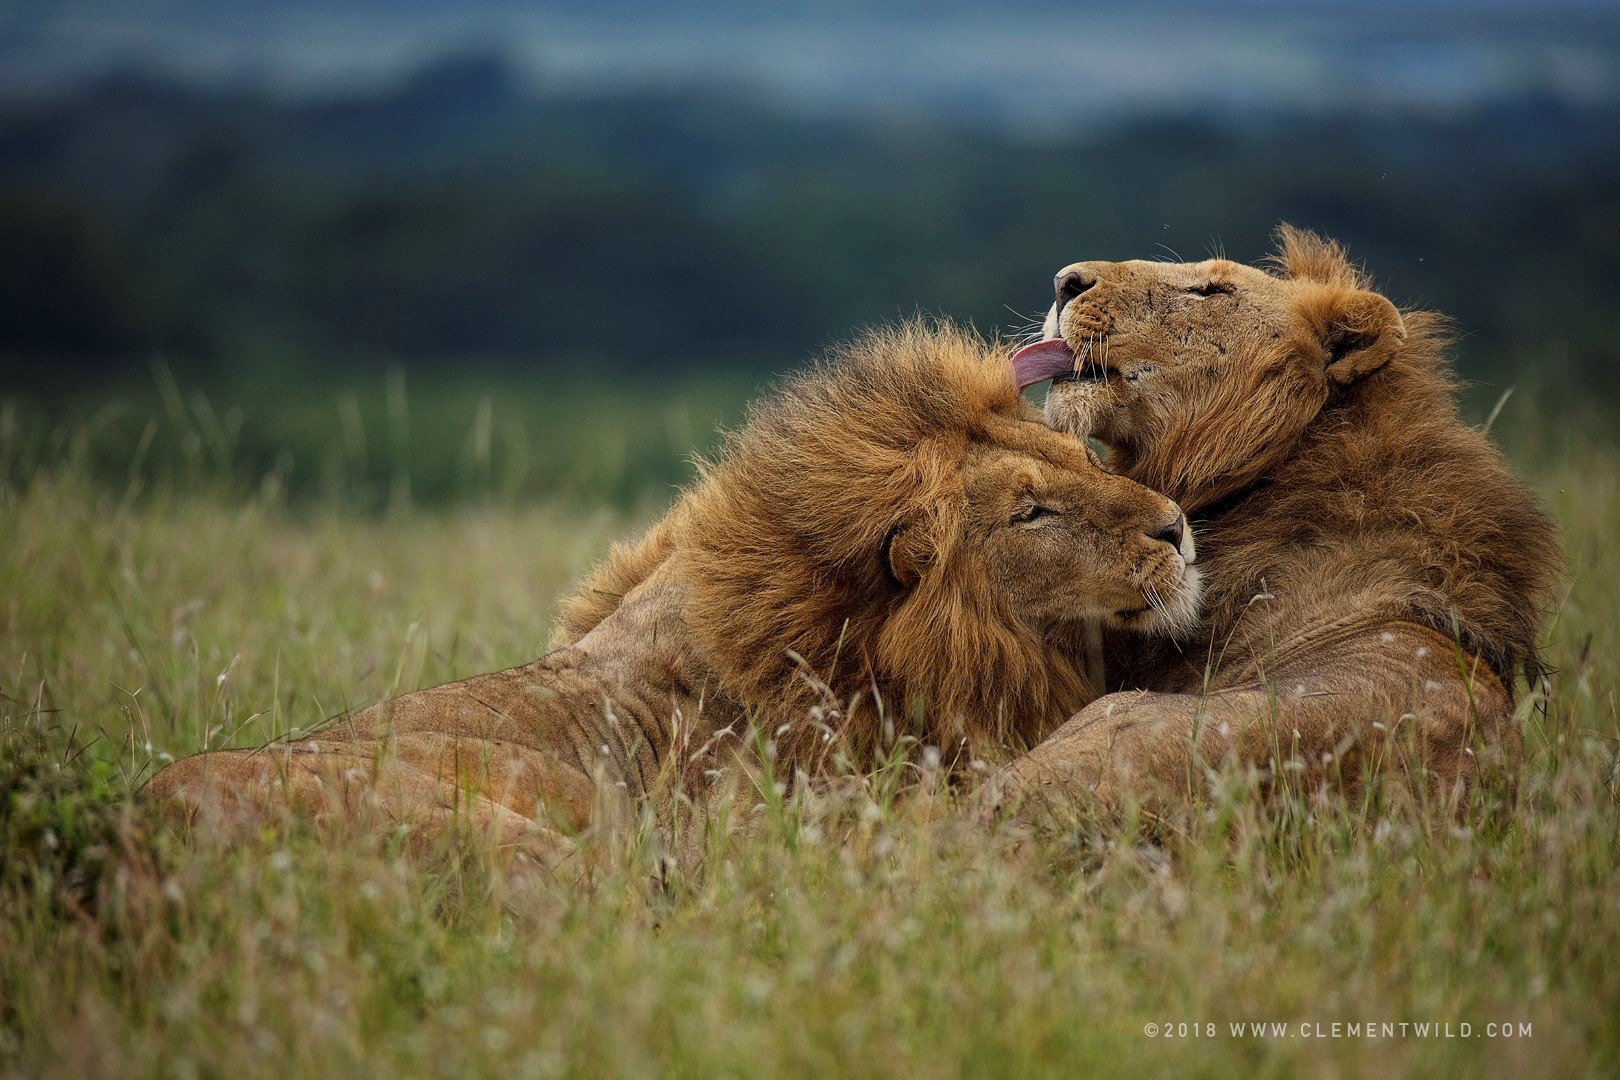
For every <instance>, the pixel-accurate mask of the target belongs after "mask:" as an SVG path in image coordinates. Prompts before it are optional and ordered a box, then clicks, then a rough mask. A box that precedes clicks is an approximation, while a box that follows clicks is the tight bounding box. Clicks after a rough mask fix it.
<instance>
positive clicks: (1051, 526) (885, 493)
mask: <svg viewBox="0 0 1620 1080" xmlns="http://www.w3.org/2000/svg"><path fill="white" fill-rule="evenodd" d="M1036 499H1038V500H1040V501H1042V502H1043V503H1047V504H1050V505H1051V506H1052V507H1053V508H1055V512H1054V513H1052V514H1051V515H1048V516H1046V517H1043V518H1042V519H1040V520H1039V521H1038V522H1035V523H1033V524H1031V525H1026V524H1020V523H1019V522H1018V521H1017V520H1016V517H1015V515H1016V512H1017V510H1018V508H1019V507H1020V506H1021V505H1024V504H1026V503H1029V502H1030V501H1031V500H1036ZM1178 514H1179V511H1178V510H1177V508H1176V507H1175V506H1174V504H1172V503H1171V502H1169V501H1168V500H1166V499H1165V498H1163V497H1162V496H1160V495H1157V494H1155V493H1153V492H1151V491H1148V490H1147V489H1145V488H1143V487H1141V486H1139V485H1137V484H1134V483H1132V482H1130V481H1128V480H1125V479H1124V478H1121V477H1117V476H1112V475H1109V474H1107V473H1105V472H1103V471H1102V470H1101V469H1100V468H1099V467H1098V466H1097V464H1096V461H1095V458H1094V457H1093V456H1092V455H1091V454H1090V452H1089V451H1088V450H1087V449H1086V448H1085V447H1084V446H1083V444H1081V443H1079V442H1077V441H1076V440H1074V439H1071V438H1069V437H1067V436H1063V435H1060V434H1058V433H1055V432H1053V431H1051V430H1050V429H1049V428H1048V427H1047V426H1046V425H1045V424H1044V423H1042V422H1041V420H1040V418H1039V416H1038V414H1036V413H1035V412H1034V411H1033V410H1032V409H1031V408H1030V407H1029V406H1027V405H1026V404H1025V403H1024V402H1023V401H1022V399H1021V398H1020V397H1019V395H1018V393H1017V391H1016V389H1015V387H1014V386H1013V384H1012V382H1011V380H1010V378H1009V375H1008V372H1007V369H1006V354H1005V352H1004V351H1001V350H997V349H992V348H989V347H987V346H986V345H985V344H984V343H983V342H982V341H980V340H979V339H977V338H975V337H972V336H971V335H968V334H965V333H963V332H960V331H956V330H953V329H950V328H948V327H938V328H925V327H923V326H920V325H910V326H907V327H904V328H901V329H898V330H893V331H888V332H881V333H874V334H870V335H868V336H866V337H865V338H863V339H861V340H860V341H858V342H856V343H855V344H853V345H851V346H849V347H848V348H846V349H844V350H842V351H841V352H840V353H839V354H838V355H836V356H834V357H833V358H832V359H830V360H829V361H827V362H826V363H824V364H823V365H821V366H819V367H817V368H816V369H814V370H812V371H810V372H809V373H807V374H805V375H802V376H800V377H798V378H795V379H793V380H791V381H789V382H788V383H787V384H786V385H785V386H783V387H782V388H781V389H780V391H779V392H778V393H776V394H775V395H773V396H772V398H771V399H770V400H768V401H767V402H766V403H765V404H763V405H761V406H758V407H756V408H755V410H754V411H753V412H752V413H751V415H750V417H749V420H748V422H747V424H746V426H745V427H744V428H743V429H742V430H740V431H739V432H737V433H735V434H734V435H733V436H731V437H730V439H729V440H728V441H727V442H726V444H725V447H724V450H723V451H722V453H721V454H720V456H719V458H718V460H716V461H714V462H712V463H706V464H704V465H703V466H702V468H701V473H700V477H699V479H698V481H697V482H696V483H695V484H694V485H693V486H692V487H691V488H690V489H689V490H688V491H686V492H685V493H684V494H683V495H682V497H681V498H680V500H679V502H678V503H677V505H676V506H675V507H674V508H673V509H672V510H671V511H670V513H669V515H668V516H667V517H666V518H665V519H664V520H663V521H662V522H660V523H659V524H658V525H656V526H654V528H653V529H652V530H651V531H650V532H649V533H648V534H647V536H646V537H645V538H644V539H643V541H642V542H641V543H640V544H639V545H636V546H635V547H628V548H619V549H616V550H615V552H614V553H613V555H612V556H610V558H609V560H608V561H607V563H606V564H605V565H604V566H603V567H602V568H601V569H600V570H599V571H598V572H597V573H595V574H594V575H593V576H592V577H591V579H590V580H589V581H588V582H587V583H586V585H585V586H584V587H583V588H582V589H581V591H580V593H579V594H578V596H577V597H576V598H575V599H574V601H573V602H572V603H571V604H570V605H569V606H568V608H567V609H566V615H565V625H566V626H567V627H569V628H570V630H571V631H572V632H569V633H565V634H564V640H565V642H566V643H565V644H563V645H562V646H561V647H559V648H558V649H557V650H555V651H553V652H552V653H549V654H548V655H546V656H544V657H542V658H541V659H539V660H537V661H535V662H534V663H532V664H526V665H523V666H521V667H517V668H512V669H509V670H508V671H504V672H496V673H493V674H489V675H481V676H478V677H475V678H472V679H467V680H463V681H461V682H456V683H450V684H447V685H445V686H441V687H436V688H433V689H430V690H423V691H418V692H416V693H412V694H407V695H404V696H402V697H400V698H398V699H395V700H393V701H389V702H385V703H383V704H381V705H377V706H374V707H372V708H370V709H367V710H365V711H363V712H361V713H359V714H357V715H355V716H353V717H351V718H348V719H345V720H343V721H341V722H339V723H338V724H336V725H334V726H333V727H332V728H331V729H330V730H328V731H325V732H323V733H321V734H319V735H317V736H312V737H309V738H307V739H302V740H293V741H289V742H284V743H278V744H275V745H272V746H271V747H267V748H264V749H261V750H257V751H248V750H228V751H217V752H213V753H208V754H200V755H196V756H194V757H191V758H187V759H184V760H182V761H180V762H177V763H175V764H174V765H172V766H170V767H169V768H168V769H166V770H164V771H163V772H161V773H159V774H158V775H157V776H156V777H154V778H153V780H152V781H151V782H150V784H149V785H148V787H147V791H148V793H149V794H151V795H154V796H158V797H169V798H174V799H177V800H179V801H181V802H183V803H185V804H187V805H190V806H193V807H199V806H202V805H203V804H209V805H210V807H211V809H210V810H209V812H222V813H223V816H224V817H225V818H227V819H245V820H253V819H254V818H256V817H257V816H258V814H259V813H260V812H261V811H262V810H263V809H265V808H266V807H271V806H283V807H285V806H288V805H296V806H297V807H298V808H299V810H300V812H303V811H309V810H313V811H314V812H316V813H350V812H354V811H357V810H359V811H364V812H367V813H370V814H375V815H380V816H381V817H382V819H383V820H384V821H388V822H406V821H409V822H412V823H415V824H422V825H425V826H426V828H425V829H424V830H423V833H424V835H431V834H432V833H433V832H434V831H435V829H436V828H437V827H438V826H439V825H440V824H442V821H443V820H444V819H446V818H447V817H449V816H452V815H453V814H454V813H456V812H458V811H461V812H465V813H466V814H467V815H468V816H469V817H470V819H471V820H472V821H473V822H474V823H475V824H478V825H482V826H487V827H490V828H492V829H494V830H496V831H497V833H498V834H499V835H500V836H501V838H503V839H508V840H512V842H514V843H515V842H517V838H518V834H530V835H534V836H537V837H539V839H540V844H539V846H540V847H541V848H543V849H545V850H547V851H549V852H551V853H553V854H555V853H556V852H558V851H564V852H565V851H566V850H567V847H568V841H567V837H568V836H569V835H570V834H571V833H572V832H574V831H577V830H578V829H581V828H584V827H586V826H587V825H590V824H593V823H595V822H596V821H598V820H599V819H600V817H601V813H602V810H601V807H602V803H603V800H604V797H605V798H606V799H607V801H608V802H614V803H616V804H617V803H625V804H630V803H634V802H636V801H639V800H642V799H643V798H644V797H645V796H647V795H648V794H650V793H653V792H654V791H655V790H659V789H661V790H673V789H676V788H679V789H682V790H685V791H687V792H688V793H689V794H697V793H698V792H699V791H700V789H702V788H703V787H704V786H705V784H704V779H703V778H704V777H705V776H706V775H707V767H708V766H711V765H714V764H717V763H718V762H719V761H720V759H722V758H723V756H724V755H725V754H727V753H732V752H736V751H737V750H738V749H739V748H741V747H743V746H744V745H745V744H744V737H745V735H746V733H747V731H748V729H749V728H750V727H754V728H755V729H756V730H758V731H760V732H761V733H762V735H763V737H764V738H765V739H774V740H775V745H776V750H777V753H776V758H777V762H778V764H779V765H781V766H783V767H784V768H786V769H790V770H802V771H805V772H809V773H814V772H817V771H819V770H821V769H823V768H824V767H826V766H827V764H828V763H829V761H830V759H831V758H832V757H833V756H834V755H835V754H837V755H842V756H843V757H844V758H845V759H847V761H848V763H849V764H850V765H852V766H854V767H856V768H860V767H864V766H866V765H870V764H871V763H872V761H873V759H874V757H875V755H876V754H877V753H878V752H879V750H880V749H882V748H883V747H884V746H886V745H891V744H894V743H895V742H896V740H898V739H902V738H905V737H910V738H911V739H913V740H915V742H916V744H921V743H930V744H932V745H935V746H938V747H940V748H941V749H942V750H943V751H944V752H945V753H947V754H948V755H951V756H953V757H954V756H957V755H964V756H965V755H966V754H967V753H971V752H975V751H979V750H985V751H989V750H992V749H993V748H995V747H1001V746H1006V745H1008V744H1009V743H1014V744H1021V745H1027V744H1030V743H1033V742H1034V741H1036V740H1038V738H1039V737H1040V736H1041V735H1043V734H1044V733H1045V732H1046V731H1048V730H1050V729H1051V728H1052V727H1053V726H1055V725H1056V724H1057V723H1059V722H1061V721H1062V720H1063V718H1065V717H1067V716H1068V715H1070V714H1071V713H1072V712H1073V711H1074V710H1075V709H1076V708H1079V707H1080V706H1081V705H1083V704H1084V703H1085V702H1086V701H1087V700H1089V699H1090V698H1091V697H1092V696H1093V691H1092V688H1091V687H1090V686H1088V684H1087V683H1086V681H1085V679H1084V678H1083V677H1082V675H1081V673H1080V669H1079V667H1078V664H1077V657H1078V655H1079V652H1078V648H1077V645H1076V642H1077V641H1078V638H1079V635H1080V621H1079V620H1081V619H1083V618H1088V617H1093V616H1103V615H1105V614H1106V613H1108V612H1110V611H1115V610H1120V609H1125V608H1130V607H1132V606H1135V605H1138V604H1140V603H1141V600H1142V597H1143V595H1144V590H1156V594H1163V595H1166V596H1171V595H1178V594H1179V595H1181V596H1182V597H1183V598H1186V597H1187V596H1189V595H1190V592H1189V590H1192V589H1193V586H1192V585H1191V583H1190V578H1189V575H1188V572H1187V571H1186V569H1185V567H1184V566H1182V565H1181V562H1180V557H1179V555H1177V554H1176V552H1175V550H1174V549H1173V548H1172V547H1171V546H1170V545H1168V544H1166V543H1164V542H1162V541H1160V540H1155V539H1153V536H1154V535H1155V534H1156V533H1159V532H1161V531H1162V529H1163V527H1164V525H1165V523H1166V522H1167V521H1172V520H1175V518H1176V516H1177V515H1178ZM1036 526H1038V527H1036ZM1033 552H1040V553H1041V554H1042V557H1041V558H1033V557H1031V554H1032V553H1033ZM1178 590H1179V593H1178ZM902 748H903V744H902ZM789 775H791V773H789ZM604 793H605V794H604ZM530 846H533V845H530Z"/></svg>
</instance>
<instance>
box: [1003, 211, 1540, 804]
mask: <svg viewBox="0 0 1620 1080" xmlns="http://www.w3.org/2000/svg"><path fill="white" fill-rule="evenodd" d="M1077 266H1079V267H1080V268H1081V270H1082V272H1084V273H1086V274H1089V275H1090V276H1091V278H1092V279H1094V280H1095V282H1096V284H1095V285H1094V286H1093V287H1092V288H1091V289H1089V290H1087V291H1085V292H1083V293H1081V294H1080V296H1079V297H1078V298H1077V299H1076V300H1075V301H1074V302H1073V303H1072V304H1071V305H1069V309H1068V310H1066V311H1064V312H1063V323H1064V325H1063V326H1062V327H1061V329H1062V330H1063V331H1064V334H1065V336H1066V338H1067V339H1068V340H1069V341H1070V343H1071V345H1072V346H1074V347H1075V348H1076V351H1077V352H1080V351H1084V349H1085V348H1086V347H1087V346H1090V348H1091V352H1092V355H1093V356H1095V357H1096V358H1097V360H1098V361H1099V362H1101V363H1102V364H1103V365H1105V366H1106V367H1107V368H1108V369H1109V371H1110V372H1111V374H1110V376H1109V377H1108V378H1107V379H1106V380H1105V381H1103V382H1101V383H1097V384H1083V383H1082V384H1070V385H1066V386H1060V387H1057V388H1054V391H1053V393H1052V394H1051V396H1050V397H1049V398H1048V406H1047V414H1048V418H1049V420H1050V421H1051V422H1052V423H1053V424H1054V426H1057V427H1059V428H1060V429H1062V430H1067V431H1070V432H1073V433H1075V434H1080V435H1091V436H1094V437H1098V438H1100V439H1101V440H1102V441H1104V442H1106V443H1108V444H1109V445H1110V446H1111V447H1112V448H1113V451H1114V458H1113V461H1114V464H1115V465H1116V467H1118V468H1119V469H1121V471H1122V472H1124V473H1125V475H1128V476H1130V477H1132V478H1134V479H1136V480H1139V481H1141V482H1143V483H1146V484H1148V485H1149V486H1152V487H1155V488H1157V489H1158V490H1161V491H1164V492H1165V493H1166V494H1169V495H1171V496H1172V497H1174V498H1175V499H1177V500H1178V501H1179V502H1181V504H1182V505H1183V506H1184V507H1185V508H1186V510H1187V513H1188V515H1189V517H1190V518H1191V519H1192V521H1193V523H1194V526H1195V528H1196V530H1197V536H1198V544H1199V550H1200V556H1201V560H1202V561H1201V565H1202V566H1203V568H1204V570H1205V573H1206V574H1207V575H1208V577H1209V583H1210V589H1209V593H1208V597H1207V598H1208V604H1207V607H1206V617H1205V622H1204V626H1203V628H1202V630H1201V631H1200V632H1199V633H1198V634H1196V635H1194V637H1193V638H1192V639H1191V640H1189V641H1183V642H1181V643H1179V647H1167V646H1165V645H1164V644H1160V643H1153V644H1147V645H1142V644H1139V643H1135V642H1130V643H1125V644H1124V646H1123V647H1119V648H1115V649H1113V650H1111V664H1110V671H1109V682H1110V685H1111V687H1112V688H1116V689H1121V690H1123V689H1127V688H1140V689H1143V690H1149V691H1156V692H1155V693H1148V694H1132V693H1116V694H1112V695H1109V696H1108V697H1105V698H1103V699H1101V700H1099V701H1098V702H1095V703H1093V704H1092V705H1091V706H1089V707H1088V708H1087V709H1086V710H1085V711H1084V712H1083V713H1082V714H1081V715H1080V716H1078V717H1076V718H1075V720H1073V721H1071V722H1070V723H1069V724H1067V725H1065V726H1064V727H1063V728H1062V729H1060V730H1059V731H1058V732H1057V733H1056V734H1055V735H1054V736H1053V737H1052V738H1051V739H1049V740H1048V741H1047V742H1046V743H1045V744H1043V746H1042V747H1040V748H1039V749H1038V750H1037V751H1036V752H1035V754H1033V755H1032V756H1031V757H1030V758H1028V759H1026V760H1024V761H1022V762H1020V763H1018V765H1017V766H1016V767H1015V768H1014V769H1013V770H1012V771H1011V772H1010V773H1009V774H1008V775H1006V776H1004V777H1002V778H1000V779H999V780H998V782H997V783H996V784H994V785H992V786H991V789H990V791H989V793H988V794H987V796H986V801H987V804H989V805H994V804H996V803H998V802H999V801H1001V800H1003V799H1006V798H1009V797H1012V796H1014V795H1017V794H1019V793H1020V792H1022V794H1024V795H1028V794H1029V792H1030V790H1031V789H1035V788H1040V789H1044V790H1047V791H1048V793H1051V792H1052V791H1054V790H1055V791H1057V792H1068V793H1071V794H1074V793H1081V792H1087V791H1089V792H1090V793H1091V794H1092V795H1093V796H1095V797H1096V798H1097V799H1099V800H1100V801H1102V802H1103V803H1105V804H1113V803H1117V802H1118V800H1119V799H1120V798H1122V797H1123V795H1124V793H1125V792H1126V791H1128V790H1136V791H1137V792H1138V793H1155V792H1166V791H1169V792H1183V793H1185V792H1187V791H1189V790H1198V789H1201V788H1202V787H1203V784H1204V780H1203V776H1204V773H1203V768H1204V766H1205V765H1209V764H1213V763H1216V762H1219V761H1220V760H1222V759H1223V758H1227V757H1235V758H1237V759H1238V760H1239V762H1240V763H1241V764H1243V765H1245V766H1249V767H1253V768H1258V769H1261V770H1262V772H1263V773H1268V774H1269V773H1270V772H1271V771H1272V770H1274V769H1276V768H1278V767H1279V766H1281V765H1282V764H1283V763H1284V762H1288V761H1291V762H1293V765H1292V768H1294V769H1295V770H1297V774H1298V775H1299V777H1300V779H1301V781H1302V782H1304V783H1308V784H1309V783H1316V782H1318V781H1321V780H1323V779H1324V778H1326V777H1328V776H1330V775H1332V776H1333V777H1336V778H1338V779H1340V780H1345V779H1349V780H1351V781H1354V779H1355V778H1356V775H1357V774H1358V772H1359V771H1360V769H1361V768H1362V767H1363V766H1364V765H1366V764H1367V762H1368V760H1369V757H1368V747H1370V746H1375V745H1382V744H1383V743H1385V742H1386V741H1387V740H1386V736H1387V735H1388V733H1390V732H1392V731H1395V730H1396V729H1398V728H1402V725H1403V724H1404V728H1403V731H1404V733H1405V734H1404V735H1402V736H1398V737H1402V738H1407V737H1410V738H1412V739H1413V740H1414V745H1415V746H1416V747H1417V749H1416V751H1411V747H1409V748H1408V750H1409V752H1412V753H1415V757H1413V758H1412V760H1413V761H1414V762H1415V764H1416V765H1418V766H1419V767H1420V768H1421V769H1422V770H1424V775H1427V776H1429V777H1431V778H1432V779H1433V780H1434V781H1435V782H1436V785H1437V787H1438V788H1439V789H1440V790H1444V791H1447V792H1449V793H1450V794H1451V795H1453V796H1455V795H1456V794H1457V793H1459V792H1460V791H1461V790H1462V785H1461V782H1462V781H1465V780H1466V779H1467V778H1468V777H1470V776H1471V775H1473V774H1474V772H1475V771H1476V770H1477V768H1478V765H1479V762H1480V760H1481V758H1483V757H1494V758H1495V759H1496V761H1497V762H1498V763H1500V764H1502V765H1505V766H1507V767H1509V768H1511V767H1512V765H1513V764H1514V763H1515V762H1516V761H1517V758H1518V754H1519V746H1520V736H1519V733H1518V731H1517V730H1516V728H1515V726H1514V725H1513V723H1512V722H1511V721H1512V714H1513V706H1514V699H1515V684H1516V681H1517V680H1518V679H1519V678H1521V677H1525V676H1530V677H1533V676H1535V675H1537V674H1539V673H1540V671H1541V664H1540V661H1539V658H1538V657H1539V654H1538V649H1537V647H1538V638H1539V635H1540V632H1541V628H1542V625H1543V622H1544V619H1545V617H1546V615H1547V613H1548V611H1549V609H1550V605H1551V603H1552V601H1553V594H1554V591H1555V589H1556V587H1557V584H1558V582H1559V580H1560V576H1561V572H1562V565H1563V559H1562V555H1561V552H1560V549H1559V545H1558V540H1557V536H1556V533H1555V531H1554V529H1553V526H1552V525H1551V523H1550V522H1549V521H1548V519H1547V518H1546V516H1545V515H1544V514H1543V513H1542V512H1541V511H1540V510H1539V509H1538V508H1537V507H1536V505H1535V502H1534V500H1533V499H1532V497H1531V496H1530V494H1529V493H1528V492H1527V490H1526V489H1525V487H1524V485H1523V484H1521V483H1520V482H1519V481H1518V480H1517V479H1516V478H1515V477H1514V476H1513V475H1512V474H1511V473H1510V472H1509V470H1508V469H1507V468H1506V467H1505V465H1504V464H1503V462H1502V460H1501V457H1500V455H1499V454H1498V453H1497V451H1496V450H1495V449H1494V448H1493V447H1492V446H1491V445H1490V443H1489V442H1488V441H1487V440H1486V438H1485V437H1484V436H1483V435H1482V434H1481V433H1480V432H1478V431H1475V430H1473V429H1471V428H1470V427H1468V426H1467V425H1466V424H1464V423H1463V422H1462V420H1461V419H1460V418H1459V417H1458V415H1457V412H1456V407H1455V404H1454V400H1453V395H1454V392H1455V382H1454V380H1453V377H1452V375H1451V373H1450V370H1449V368H1448V366H1447V364H1446V361H1445V359H1444V355H1443V354H1444V349H1445V346H1446V343H1447V334H1446V324H1445V321H1444V319H1443V318H1442V317H1440V316H1438V315H1435V314H1433V313H1429V312H1406V313H1404V314H1402V313H1400V312H1398V311H1397V310H1396V309H1395V307H1394V305H1392V304H1390V303H1389V302H1388V301H1387V300H1386V299H1384V298H1383V297H1381V296H1379V295H1378V294H1376V293H1375V292H1372V291H1371V290H1370V288H1369V283H1368V281H1367V279H1366V276H1365V275H1364V274H1363V273H1362V272H1361V271H1360V270H1359V269H1358V268H1356V267H1355V266H1353V265H1352V264H1351V263H1350V262H1349V260H1348V259H1347V258H1346V257H1345V254H1344V252H1343V251H1342V249H1340V248H1339V246H1338V245H1336V244H1334V243H1332V242H1330V241H1326V240H1323V239H1320V238H1318V237H1316V236H1314V235H1311V234H1309V233H1305V232H1302V231H1298V230H1294V229H1290V228H1287V227H1284V228H1282V229H1280V230H1279V251H1278V254H1277V256H1276V257H1275V260H1274V266H1275V273H1274V274H1267V273H1264V272H1262V271H1260V270H1257V269H1255V268H1251V267H1243V266H1236V265H1234V264H1231V263H1227V262H1225V261H1223V260H1212V261H1210V262H1207V263H1198V264H1184V265H1165V264H1154V263H1122V264H1114V263H1085V264H1077ZM1228 286H1229V287H1230V292H1225V291H1222V290H1223V289H1224V288H1226V287H1228ZM1056 321H1057V320H1056V319H1055V318H1054V317H1050V316H1049V320H1048V325H1049V328H1050V327H1052V326H1053V325H1054V324H1055V323H1056ZM1375 724H1376V725H1377V726H1376V727H1375V726H1374V725H1375Z"/></svg>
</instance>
